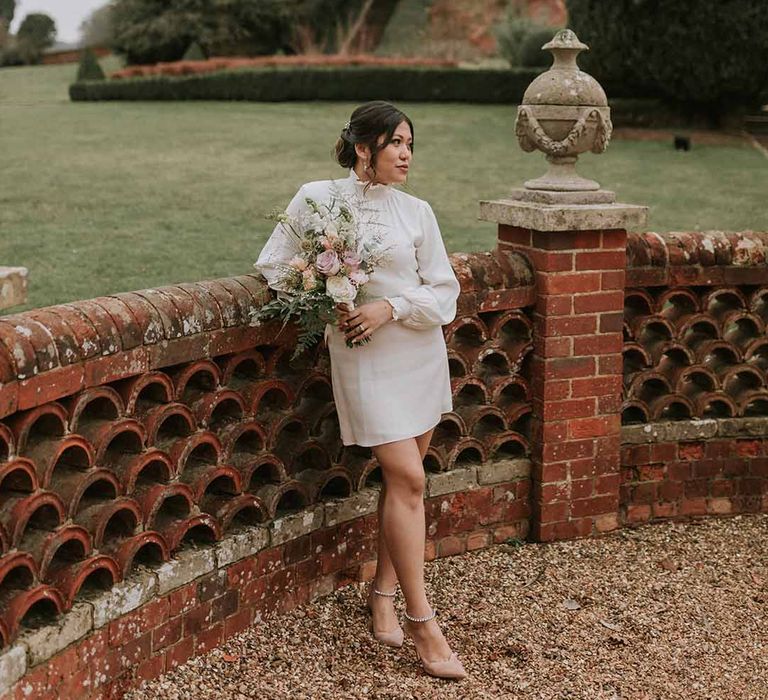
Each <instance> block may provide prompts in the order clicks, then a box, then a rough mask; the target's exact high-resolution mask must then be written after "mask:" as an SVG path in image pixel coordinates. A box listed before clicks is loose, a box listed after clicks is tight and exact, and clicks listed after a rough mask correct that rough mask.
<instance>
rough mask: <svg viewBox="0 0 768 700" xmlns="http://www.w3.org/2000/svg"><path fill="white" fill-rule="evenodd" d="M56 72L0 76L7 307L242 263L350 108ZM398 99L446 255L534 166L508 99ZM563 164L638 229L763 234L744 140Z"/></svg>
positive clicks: (616, 153) (489, 239)
mask: <svg viewBox="0 0 768 700" xmlns="http://www.w3.org/2000/svg"><path fill="white" fill-rule="evenodd" d="M105 66H106V67H108V68H109V69H115V68H117V67H118V65H117V63H116V62H115V61H114V59H110V60H109V61H106V62H105ZM74 72H75V66H71V65H70V66H50V67H35V68H14V69H5V70H2V71H0V134H1V135H2V136H1V138H2V142H1V144H2V162H1V163H0V168H1V170H0V173H1V174H2V179H1V180H0V183H1V184H0V264H4V265H24V266H26V267H28V268H29V270H30V303H29V304H28V306H27V307H24V308H28V307H36V306H42V305H46V304H52V303H59V302H65V301H71V300H74V299H79V298H87V297H91V296H96V295H99V294H106V293H111V292H118V291H126V290H131V289H140V288H144V287H149V286H156V285H162V284H168V283H172V282H181V281H192V280H199V279H208V278H214V277H219V276H225V275H234V274H243V273H248V272H251V271H252V267H251V265H252V262H253V261H254V260H255V259H256V257H257V255H258V252H259V250H260V248H261V246H262V244H263V243H264V241H265V240H266V237H267V236H268V234H269V232H270V231H271V224H270V222H268V221H265V220H264V218H263V216H264V214H265V213H267V212H269V211H270V210H271V209H273V208H275V207H282V206H284V205H285V204H287V202H288V201H289V199H290V198H291V196H292V195H293V194H294V192H295V191H296V189H297V188H298V186H299V185H300V184H301V183H302V182H305V181H308V180H315V179H323V178H328V177H338V176H343V175H345V172H344V171H342V170H341V169H340V168H338V167H337V166H336V165H335V164H334V163H333V162H332V160H331V157H330V150H331V146H332V144H333V142H334V141H335V139H336V137H337V135H338V133H339V130H340V129H341V127H342V125H343V124H344V122H345V121H346V119H347V118H348V116H349V113H350V112H351V110H352V108H353V107H354V105H352V104H340V103H295V104H294V103H281V104H263V103H225V102H197V103H194V102H193V103H179V102H171V103H128V102H117V103H108V102H103V103H76V104H73V103H71V102H69V100H68V97H67V92H66V89H67V85H68V83H69V81H70V79H71V78H72V77H73V75H74ZM404 107H405V108H406V110H407V112H408V113H409V114H410V116H411V117H412V118H413V120H414V122H415V125H416V142H417V149H416V157H415V162H414V165H415V167H414V170H413V174H412V177H411V182H410V183H409V185H408V188H407V189H408V191H410V192H412V193H413V194H415V195H416V196H418V197H422V198H425V199H427V200H429V201H430V202H431V203H432V205H433V207H434V209H435V212H436V213H437V216H438V219H439V221H440V224H441V227H442V231H443V235H444V238H445V240H446V244H447V247H448V250H449V251H450V252H454V251H459V250H464V251H472V250H486V249H489V248H491V247H492V246H493V245H494V240H495V227H494V225H493V224H491V223H487V222H481V221H478V220H477V212H478V206H477V201H478V200H479V199H488V198H495V197H500V196H503V195H504V194H505V192H506V191H507V190H508V189H509V188H510V187H512V186H515V185H518V184H520V183H521V182H522V181H523V180H525V179H527V178H530V177H534V176H537V175H539V174H541V173H542V172H543V171H544V165H545V163H544V161H543V157H542V156H541V155H537V154H525V153H523V152H522V151H521V150H520V149H519V147H518V146H517V144H516V141H515V138H514V130H513V124H514V116H515V109H514V108H513V107H511V106H485V105H484V106H475V105H459V104H450V105H447V104H411V105H404ZM580 170H581V172H582V173H583V174H584V175H586V176H590V177H594V178H597V179H598V180H599V181H600V182H601V184H602V185H603V186H604V187H607V188H610V189H614V190H615V191H616V192H617V193H618V195H619V197H620V199H621V200H622V201H626V202H632V203H638V204H648V205H650V207H651V216H650V225H649V227H650V228H651V229H653V230H661V231H663V230H680V229H683V230H685V229H690V230H693V229H713V228H714V229H729V230H742V229H748V228H752V229H763V230H764V229H768V209H766V207H765V194H766V192H768V160H766V159H765V157H764V156H762V155H761V154H759V153H758V152H756V151H754V150H751V149H749V148H747V147H740V146H738V145H734V146H703V145H697V146H695V147H694V149H693V150H692V151H691V152H689V153H676V152H674V151H673V150H672V148H671V146H670V145H669V144H668V143H666V142H665V143H661V142H634V141H620V140H617V141H615V142H614V143H612V144H611V146H610V148H609V149H608V152H607V153H606V154H605V155H602V156H599V157H598V156H593V155H587V156H585V157H583V158H582V161H581V166H580ZM15 310H19V309H18V307H17V309H14V311H15Z"/></svg>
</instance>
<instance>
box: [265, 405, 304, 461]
mask: <svg viewBox="0 0 768 700" xmlns="http://www.w3.org/2000/svg"><path fill="white" fill-rule="evenodd" d="M308 437H309V429H308V428H307V424H306V423H305V422H304V420H303V419H302V418H301V416H298V415H296V414H295V413H289V414H287V415H282V416H279V417H278V418H277V419H276V420H275V422H274V423H272V425H271V426H270V428H269V432H268V433H267V449H269V450H271V451H272V452H274V453H275V454H276V455H277V456H278V457H280V459H282V460H283V463H284V464H285V466H286V467H287V468H288V471H289V472H290V471H291V469H292V467H291V463H292V461H293V455H294V454H295V453H296V449H297V447H298V445H300V444H301V443H302V442H304V441H305V440H306V439H307V438H308Z"/></svg>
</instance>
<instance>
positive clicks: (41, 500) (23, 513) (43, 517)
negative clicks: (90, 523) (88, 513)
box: [0, 491, 66, 548]
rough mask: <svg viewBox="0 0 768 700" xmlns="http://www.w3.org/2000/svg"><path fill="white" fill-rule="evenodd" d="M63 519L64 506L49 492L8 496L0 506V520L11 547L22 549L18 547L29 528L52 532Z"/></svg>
mask: <svg viewBox="0 0 768 700" xmlns="http://www.w3.org/2000/svg"><path fill="white" fill-rule="evenodd" d="M65 517H66V516H65V513H64V504H63V503H62V502H61V499H60V498H59V496H58V495H57V494H55V493H52V492H50V491H36V492H34V493H32V494H24V493H20V494H8V495H6V497H5V498H4V499H3V502H2V505H0V519H2V522H3V525H4V527H5V529H6V532H7V533H8V535H9V537H10V541H11V546H12V547H19V548H22V547H20V545H21V544H22V540H23V539H24V536H25V534H26V532H27V530H28V529H29V528H30V527H31V528H32V529H37V530H51V531H52V530H54V529H56V528H57V527H58V526H59V525H61V524H62V523H63V522H64V519H65Z"/></svg>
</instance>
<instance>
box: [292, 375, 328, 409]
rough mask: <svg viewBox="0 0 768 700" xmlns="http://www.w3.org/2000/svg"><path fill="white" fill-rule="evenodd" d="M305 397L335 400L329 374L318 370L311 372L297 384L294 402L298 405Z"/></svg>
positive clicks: (315, 399) (326, 400) (325, 400)
mask: <svg viewBox="0 0 768 700" xmlns="http://www.w3.org/2000/svg"><path fill="white" fill-rule="evenodd" d="M304 399H310V400H312V401H323V402H330V401H333V387H332V385H331V378H330V377H329V376H328V375H327V374H325V373H323V372H319V371H316V370H313V371H311V372H309V373H308V374H307V375H306V376H305V377H304V378H302V380H301V381H300V382H299V384H297V385H296V397H295V398H294V401H293V403H294V405H298V404H299V403H301V402H302V401H303V400H304Z"/></svg>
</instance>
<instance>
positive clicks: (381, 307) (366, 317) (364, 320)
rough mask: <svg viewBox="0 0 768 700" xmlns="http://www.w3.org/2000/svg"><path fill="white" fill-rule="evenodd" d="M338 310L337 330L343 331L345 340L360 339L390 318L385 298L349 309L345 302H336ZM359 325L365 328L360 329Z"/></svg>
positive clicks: (389, 307) (388, 306) (390, 314)
mask: <svg viewBox="0 0 768 700" xmlns="http://www.w3.org/2000/svg"><path fill="white" fill-rule="evenodd" d="M336 310H337V311H338V312H339V330H340V331H344V332H345V337H346V339H347V340H353V341H360V340H362V339H363V338H365V337H368V336H370V335H371V334H372V333H373V331H375V330H376V329H377V328H379V327H380V326H383V325H384V324H385V323H387V322H389V321H391V320H392V307H391V306H390V304H389V302H388V301H386V300H385V299H380V300H379V301H372V302H370V303H368V304H363V305H362V306H358V307H356V308H354V309H353V310H352V311H351V312H350V311H349V309H348V307H347V305H346V304H344V303H341V304H336ZM360 325H363V326H365V330H364V331H362V330H360Z"/></svg>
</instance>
